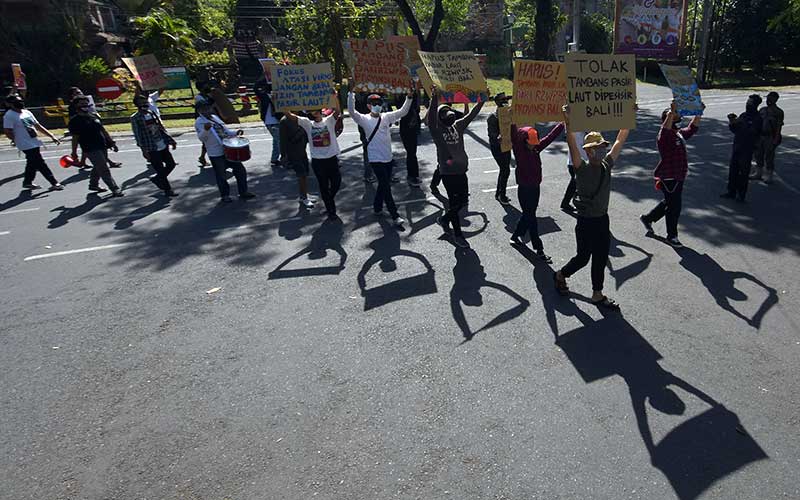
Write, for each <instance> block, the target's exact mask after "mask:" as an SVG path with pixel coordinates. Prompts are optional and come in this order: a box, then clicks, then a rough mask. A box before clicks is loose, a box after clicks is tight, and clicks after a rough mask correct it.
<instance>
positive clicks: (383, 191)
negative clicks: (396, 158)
mask: <svg viewBox="0 0 800 500" xmlns="http://www.w3.org/2000/svg"><path fill="white" fill-rule="evenodd" d="M370 166H371V167H372V171H373V172H374V173H375V177H377V179H378V189H377V190H376V191H375V200H374V201H373V202H372V208H373V209H374V210H375V212H380V211H381V210H383V204H384V203H385V204H386V210H388V211H389V215H391V216H392V217H397V216H398V213H397V205H395V204H394V198H393V197H392V163H391V162H389V163H370Z"/></svg>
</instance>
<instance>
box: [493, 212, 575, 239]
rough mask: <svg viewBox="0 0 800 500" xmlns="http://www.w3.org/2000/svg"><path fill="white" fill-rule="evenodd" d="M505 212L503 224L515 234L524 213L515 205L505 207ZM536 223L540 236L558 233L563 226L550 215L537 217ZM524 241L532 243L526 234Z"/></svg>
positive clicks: (523, 236)
mask: <svg viewBox="0 0 800 500" xmlns="http://www.w3.org/2000/svg"><path fill="white" fill-rule="evenodd" d="M503 210H505V212H506V214H505V215H504V216H503V223H504V224H505V225H506V231H507V232H509V233H513V232H514V230H516V229H517V222H519V219H520V218H521V217H522V212H520V210H519V209H518V208H517V207H515V206H513V205H503ZM536 222H537V225H538V228H539V236H540V237H541V236H544V235H546V234H552V233H557V232H559V231H561V226H559V225H558V223H557V222H556V220H555V219H554V218H552V217H550V216H549V215H548V216H546V217H536ZM521 239H522V241H525V242H530V235H529V234H528V233H527V232H526V233H525V234H524V235H522V238H521Z"/></svg>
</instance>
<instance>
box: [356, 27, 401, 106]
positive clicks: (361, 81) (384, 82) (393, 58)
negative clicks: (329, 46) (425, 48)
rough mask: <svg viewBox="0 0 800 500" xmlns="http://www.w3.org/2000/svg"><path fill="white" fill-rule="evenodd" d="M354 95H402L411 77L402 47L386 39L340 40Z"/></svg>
mask: <svg viewBox="0 0 800 500" xmlns="http://www.w3.org/2000/svg"><path fill="white" fill-rule="evenodd" d="M342 48H343V49H344V53H345V59H346V60H347V66H348V67H349V68H350V74H351V76H352V77H353V86H352V88H353V90H354V91H355V92H381V93H385V94H406V93H408V92H409V91H410V90H411V87H410V85H411V75H410V74H409V72H408V68H407V67H406V49H405V46H403V45H400V44H399V43H395V42H387V41H386V40H361V39H355V38H351V39H349V40H344V41H342Z"/></svg>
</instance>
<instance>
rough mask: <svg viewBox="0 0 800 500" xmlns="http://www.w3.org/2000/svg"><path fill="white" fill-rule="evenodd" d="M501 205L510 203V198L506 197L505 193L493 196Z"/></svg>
mask: <svg viewBox="0 0 800 500" xmlns="http://www.w3.org/2000/svg"><path fill="white" fill-rule="evenodd" d="M494 199H495V200H497V201H498V202H499V203H500V204H501V205H511V200H509V199H508V196H506V195H504V194H503V195H498V196H495V197H494Z"/></svg>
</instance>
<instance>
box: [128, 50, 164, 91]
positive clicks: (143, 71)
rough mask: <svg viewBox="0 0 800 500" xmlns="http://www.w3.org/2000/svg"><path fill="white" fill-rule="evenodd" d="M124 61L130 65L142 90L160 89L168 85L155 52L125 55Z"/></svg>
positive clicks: (129, 67)
mask: <svg viewBox="0 0 800 500" xmlns="http://www.w3.org/2000/svg"><path fill="white" fill-rule="evenodd" d="M122 63H123V64H125V66H127V67H128V69H129V70H130V72H131V74H133V77H134V78H135V79H136V81H138V82H139V85H140V86H141V87H142V90H158V89H163V88H164V87H166V86H167V79H166V77H164V72H163V71H162V70H161V65H159V64H158V59H156V56H154V55H153V54H147V55H144V56H139V57H123V58H122Z"/></svg>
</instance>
